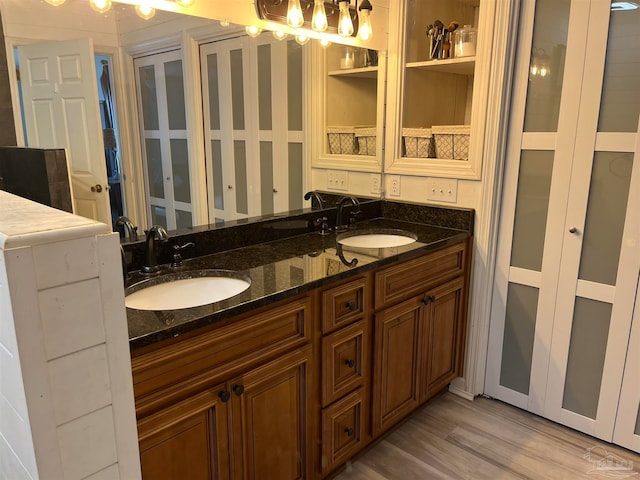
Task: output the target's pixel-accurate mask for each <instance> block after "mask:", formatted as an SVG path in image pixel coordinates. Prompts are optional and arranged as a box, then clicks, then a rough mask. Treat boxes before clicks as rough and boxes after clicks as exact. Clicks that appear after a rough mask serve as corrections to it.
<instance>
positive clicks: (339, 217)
mask: <svg viewBox="0 0 640 480" xmlns="http://www.w3.org/2000/svg"><path fill="white" fill-rule="evenodd" d="M348 202H351V204H352V205H353V206H354V207H356V208H357V213H360V202H359V201H358V199H357V198H355V197H342V198H341V199H340V202H338V211H337V213H336V231H338V230H344V229H345V228H347V225H343V224H342V210H343V209H344V205H345V204H346V203H348ZM355 213H356V212H355V211H354V212H352V215H353V214H355Z"/></svg>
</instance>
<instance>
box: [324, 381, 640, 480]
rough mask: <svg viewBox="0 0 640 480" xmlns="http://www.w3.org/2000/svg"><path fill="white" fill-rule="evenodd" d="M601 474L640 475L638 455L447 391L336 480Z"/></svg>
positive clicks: (455, 479)
mask: <svg viewBox="0 0 640 480" xmlns="http://www.w3.org/2000/svg"><path fill="white" fill-rule="evenodd" d="M594 447H595V448H594ZM588 449H592V450H591V461H592V462H596V461H600V463H599V464H597V463H592V462H590V461H589V459H588V458H586V457H588V456H589V455H588ZM607 455H609V460H610V463H609V464H606V462H603V461H602V460H603V459H605V458H606V456H607ZM622 462H626V463H622ZM599 478H601V479H604V478H618V479H621V478H631V479H634V478H635V479H638V480H640V455H637V454H635V453H633V452H631V451H629V450H625V449H623V448H620V447H617V446H615V445H611V444H609V443H606V442H603V441H601V440H598V439H596V438H593V437H590V436H588V435H584V434H582V433H579V432H576V431H574V430H571V429H569V428H566V427H563V426H561V425H558V424H555V423H553V422H551V421H549V420H546V419H544V418H541V417H538V416H536V415H532V414H530V413H528V412H525V411H523V410H520V409H518V408H515V407H512V406H510V405H507V404H505V403H502V402H499V401H497V400H491V399H487V398H476V399H475V400H474V401H473V402H470V401H468V400H465V399H462V398H460V397H457V396H455V395H453V394H451V393H446V394H444V395H442V396H440V397H438V398H436V399H435V400H433V401H432V402H431V403H429V404H428V405H426V406H425V407H423V408H421V409H420V410H418V411H417V412H415V413H414V414H412V415H411V416H410V417H409V418H408V419H407V420H405V421H404V422H403V423H402V424H401V425H399V426H398V427H396V428H395V430H394V431H392V432H391V433H390V434H388V435H387V436H386V437H385V438H384V439H383V440H382V441H380V442H379V443H377V444H376V445H375V446H373V447H372V448H371V449H369V450H368V451H366V452H365V453H364V454H362V455H361V456H360V457H358V458H357V459H356V460H355V461H354V462H353V463H349V464H348V465H347V466H346V468H345V469H344V470H343V471H342V472H341V473H340V474H339V475H338V476H336V477H335V480H400V479H401V480H414V479H415V480H418V479H420V480H427V479H447V480H459V479H473V480H483V479H487V480H495V479H532V480H537V479H553V480H557V479H568V480H574V479H590V480H594V479H599Z"/></svg>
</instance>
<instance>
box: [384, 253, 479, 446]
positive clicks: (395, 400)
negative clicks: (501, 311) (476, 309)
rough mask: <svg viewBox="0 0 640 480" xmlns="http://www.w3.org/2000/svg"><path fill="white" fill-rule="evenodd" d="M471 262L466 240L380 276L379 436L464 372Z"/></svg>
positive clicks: (393, 268)
mask: <svg viewBox="0 0 640 480" xmlns="http://www.w3.org/2000/svg"><path fill="white" fill-rule="evenodd" d="M467 262H468V258H467V249H466V248H465V244H464V243H461V244H458V245H454V246H453V247H448V248H446V249H443V250H440V251H438V252H435V253H433V254H431V255H426V256H424V257H420V258H418V259H416V260H411V261H409V262H405V263H402V264H398V265H395V266H392V267H389V268H387V269H385V270H382V271H380V272H378V273H377V274H376V278H375V282H376V292H377V295H376V303H377V304H378V305H381V306H383V308H379V309H378V310H377V312H376V313H375V314H374V343H373V357H374V360H373V386H372V389H373V395H372V428H373V435H374V437H375V436H377V435H378V434H380V433H382V432H384V431H385V430H387V429H388V428H389V427H391V426H392V425H394V424H396V423H397V422H398V421H399V420H401V419H402V418H404V417H405V416H406V415H407V414H409V413H410V412H411V411H413V410H414V409H415V408H417V407H418V406H419V405H421V404H422V403H424V402H425V401H427V400H428V399H429V398H431V397H432V396H433V395H435V394H436V393H438V392H439V391H441V390H442V389H443V388H445V387H446V386H447V384H449V382H451V381H452V380H453V379H454V378H456V377H458V376H460V375H462V367H463V354H464V337H465V333H466V331H465V328H466V327H465V324H466V303H467V295H466V285H467V280H466V278H467V277H466V275H465V271H466V269H467V265H468V263H467ZM425 265H431V267H432V268H424V267H425ZM450 278H451V279H450ZM420 290H421V291H420ZM416 291H419V293H418V294H415V293H416ZM412 294H413V296H411V295H412ZM407 295H409V298H406V299H405V300H401V299H402V298H404V297H406V296H407ZM395 299H400V301H398V303H395V304H393V301H394V300H395Z"/></svg>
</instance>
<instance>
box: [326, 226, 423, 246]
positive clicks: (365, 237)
mask: <svg viewBox="0 0 640 480" xmlns="http://www.w3.org/2000/svg"><path fill="white" fill-rule="evenodd" d="M416 240H417V236H416V235H414V234H413V233H411V232H406V231H404V230H380V231H365V232H361V233H358V232H348V233H343V234H342V235H338V237H337V238H336V241H337V242H338V243H340V244H342V245H343V246H345V247H356V248H390V247H402V246H404V245H409V244H411V243H413V242H415V241H416Z"/></svg>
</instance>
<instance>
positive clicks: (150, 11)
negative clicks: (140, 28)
mask: <svg viewBox="0 0 640 480" xmlns="http://www.w3.org/2000/svg"><path fill="white" fill-rule="evenodd" d="M136 13H137V14H138V16H139V17H140V18H142V19H144V20H149V19H150V18H153V16H154V15H155V14H156V9H155V8H153V7H151V6H149V5H136Z"/></svg>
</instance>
